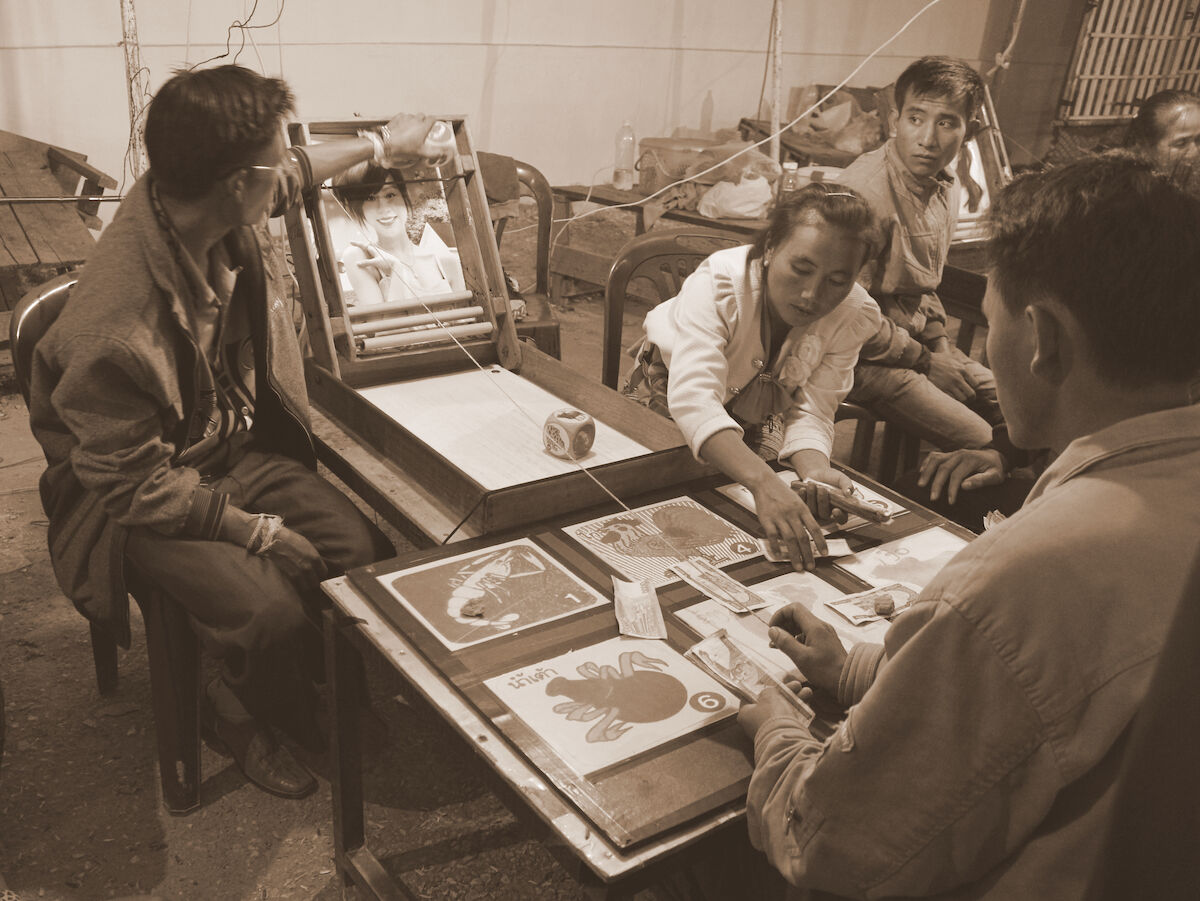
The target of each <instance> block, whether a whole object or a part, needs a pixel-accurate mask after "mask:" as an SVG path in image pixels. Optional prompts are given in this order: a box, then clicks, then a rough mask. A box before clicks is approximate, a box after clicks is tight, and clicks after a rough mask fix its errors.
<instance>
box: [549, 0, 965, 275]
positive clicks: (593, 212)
mask: <svg viewBox="0 0 1200 901" xmlns="http://www.w3.org/2000/svg"><path fill="white" fill-rule="evenodd" d="M940 2H942V0H929V2H927V3H926V4H925V5H924V6H922V7H921V8H920V9H919V10H917V11H916V12H915V13H913V14H912V16H910V17H909V19H908V21H906V22H905V23H904V24H903V25H901V26H900V28H899V29H898V30H897V31H896V32H895V33H894V34H892V36H891V37H889V38H888V39H887V40H886V41H884V42H883V43H882V44H880V45H879V46H878V47H876V48H875V49H874V50H872V51H871V52H870V53H869V54H867V55H866V56H865V57H863V59H862V61H861V62H860V63H859V64H858V65H857V66H855V67H854V69H853V70H851V72H850V74H849V75H847V76H846V77H845V78H843V79H842V80H841V81H840V82H838V83H837V84H836V85H834V86H833V87H832V88H830V89H829V91H828V92H827V93H826V94H825V96H824V97H821V98H819V99H818V100H817V102H816V103H814V104H813V105H812V106H810V107H809V108H808V109H806V110H804V111H803V112H802V113H800V115H798V116H796V118H794V119H792V121H791V122H789V123H788V124H787V125H784V126H782V127H781V128H780V129H779V130H778V131H775V132H772V133H771V134H768V135H767V136H766V137H764V138H762V139H761V140H758V141H755V142H754V143H752V144H749V145H748V146H746V147H743V148H742V149H741V150H738V151H735V152H734V153H731V154H730V155H729V156H727V157H726V158H725V159H723V160H721V161H720V162H717V163H713V165H711V166H709V167H708V168H707V169H704V170H702V171H700V172H694V173H692V174H691V175H686V176H684V177H683V178H681V179H678V180H677V181H673V182H671V183H670V184H668V185H664V186H663V187H661V188H659V189H658V190H657V191H655V192H654V193H653V194H650V195H647V196H646V197H640V198H638V199H637V200H631V201H629V202H628V203H617V204H613V205H612V206H603V207H598V208H597V209H594V210H588V211H586V212H583V213H579V214H577V215H574V216H571V217H569V218H567V219H564V220H560V221H562V222H564V223H566V224H570V223H571V222H575V221H577V220H579V219H585V218H587V217H588V216H594V215H596V214H597V213H604V212H608V211H609V210H620V209H627V208H629V207H635V206H641V205H643V204H645V203H646V202H648V201H650V200H653V199H654V198H655V197H658V196H659V195H660V194H664V193H666V192H667V191H669V190H671V189H672V188H675V187H678V186H679V185H682V184H686V183H687V182H689V181H695V180H696V179H698V178H700V177H701V176H704V175H707V174H708V173H710V172H713V171H715V170H717V169H720V168H721V167H722V166H724V165H725V164H726V163H728V162H731V161H732V160H735V159H737V158H738V157H739V156H742V155H743V154H746V153H749V152H750V151H751V150H755V149H757V148H759V147H761V146H762V145H763V144H766V143H769V142H770V141H772V140H773V139H774V138H776V137H778V136H779V135H782V134H783V133H784V132H785V131H787V130H788V129H789V128H791V127H792V126H793V125H795V124H796V123H797V122H800V121H802V120H803V119H804V118H805V117H806V116H808V115H809V114H810V113H812V112H813V111H815V110H816V109H818V108H819V107H820V106H821V105H822V104H823V103H825V102H826V101H827V100H829V99H830V98H831V97H833V96H834V95H835V94H836V93H837V92H838V91H840V90H841V89H842V88H844V87H845V86H846V85H848V84H849V83H850V81H851V80H852V79H853V78H854V76H856V75H857V74H858V73H859V72H861V71H862V70H863V68H864V67H865V66H866V65H867V63H869V62H870V61H871V60H873V59H874V58H875V57H876V56H878V55H879V54H880V53H882V52H883V51H884V50H885V49H886V48H887V47H888V46H890V45H891V44H892V42H893V41H895V40H896V38H898V37H900V35H902V34H904V32H906V31H907V30H908V29H909V27H910V26H911V25H912V24H913V22H915V21H917V19H919V18H921V16H923V15H924V14H925V13H926V12H927V11H928V10H930V9H932V8H933V7H935V6H937V5H938V4H939V3H940ZM565 230H566V229H565V228H564V229H562V230H560V231H559V232H558V234H556V235H555V236H554V237H553V238H552V239H551V241H550V257H551V259H553V258H554V246H555V244H556V243H557V241H558V237H559V235H561V234H562V233H563V232H564V231H565Z"/></svg>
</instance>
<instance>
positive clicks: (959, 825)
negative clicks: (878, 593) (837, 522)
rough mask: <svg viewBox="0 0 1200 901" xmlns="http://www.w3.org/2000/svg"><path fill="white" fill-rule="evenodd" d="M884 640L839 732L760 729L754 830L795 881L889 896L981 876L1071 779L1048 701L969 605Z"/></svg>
mask: <svg viewBox="0 0 1200 901" xmlns="http://www.w3.org/2000/svg"><path fill="white" fill-rule="evenodd" d="M886 647H887V657H886V659H884V660H882V661H880V660H879V659H878V654H877V652H868V654H867V656H866V657H864V658H862V659H859V660H858V661H857V664H856V665H862V664H863V663H864V662H868V658H873V659H871V660H870V661H869V662H870V663H871V665H872V666H875V665H878V667H879V672H878V676H877V678H876V681H875V682H874V684H873V685H872V686H871V689H870V691H868V692H866V694H865V696H864V697H863V698H862V700H861V702H860V703H858V704H857V705H855V706H853V707H851V708H850V710H849V712H848V714H847V716H846V719H845V720H844V721H843V722H842V723H841V724H840V725H839V727H838V729H837V731H836V732H835V733H834V734H833V736H832V737H830V738H829V739H828V741H826V742H824V743H819V742H817V741H816V740H814V739H813V737H812V735H811V734H810V733H809V732H808V730H807V728H805V727H804V726H803V724H801V723H800V722H798V721H796V720H791V719H783V718H777V719H774V720H770V721H768V722H766V723H764V724H763V726H762V728H760V729H759V731H758V734H757V735H756V737H755V748H754V754H755V769H754V774H753V776H752V778H751V781H750V788H749V795H748V799H747V818H748V824H749V829H750V837H751V840H752V842H753V843H754V844H755V846H756V847H758V848H760V849H762V850H763V851H764V852H766V854H767V856H768V858H769V859H770V861H771V863H772V864H773V865H774V866H775V867H776V868H777V869H779V870H780V871H781V872H782V873H783V875H784V876H785V877H786V878H787V879H788V880H789V881H790V882H791V883H793V884H795V885H799V886H803V887H806V888H811V889H820V890H823V891H828V892H833V893H835V894H838V895H841V896H846V897H850V898H882V897H895V896H910V895H912V896H925V895H930V894H936V893H938V892H941V891H945V890H947V889H950V888H953V887H954V886H956V885H960V884H963V883H966V882H970V881H972V880H975V879H978V878H981V877H982V876H983V875H984V874H985V873H986V872H987V871H988V870H989V869H991V868H992V867H993V866H995V865H996V864H997V863H999V862H1000V861H1001V860H1003V859H1005V858H1006V857H1007V856H1008V855H1010V854H1011V853H1012V852H1013V851H1014V850H1015V848H1016V847H1017V846H1019V844H1020V842H1021V841H1022V840H1023V838H1024V836H1026V835H1027V834H1028V829H1029V828H1031V824H1036V823H1037V822H1040V820H1041V819H1042V818H1044V816H1045V815H1046V812H1047V811H1048V810H1049V809H1050V806H1051V804H1052V803H1053V801H1054V798H1055V795H1056V793H1057V791H1058V789H1059V787H1060V786H1061V784H1062V783H1061V779H1060V775H1059V773H1058V771H1057V769H1056V763H1055V760H1054V755H1053V754H1052V752H1051V751H1050V749H1049V746H1048V742H1047V740H1046V737H1045V733H1044V731H1043V726H1042V723H1041V721H1040V720H1039V718H1038V716H1037V714H1036V712H1035V711H1034V710H1033V709H1032V707H1031V705H1030V704H1029V702H1028V700H1027V698H1026V696H1025V695H1024V693H1023V692H1022V690H1021V688H1020V686H1019V685H1018V684H1017V681H1016V679H1015V677H1014V676H1013V674H1012V673H1011V671H1010V670H1009V669H1008V668H1007V667H1006V666H1005V664H1004V662H1003V661H1002V660H1001V658H1000V657H999V655H998V654H997V652H996V649H994V648H993V647H992V646H991V645H990V643H989V642H988V640H987V638H986V637H985V636H984V635H982V634H981V633H980V632H978V631H977V630H976V629H975V628H974V627H973V626H972V625H971V624H970V623H969V622H967V621H966V620H965V619H964V618H963V616H962V615H961V614H960V612H959V611H957V610H956V609H954V608H953V607H952V606H951V605H949V604H946V603H922V604H919V605H917V606H915V607H914V608H912V609H911V610H910V611H908V612H906V613H905V614H903V615H902V616H901V617H899V618H898V619H897V622H896V623H895V624H894V625H893V627H892V629H891V630H890V631H889V633H888V637H887V642H886ZM981 710H985V711H986V712H987V715H986V716H981V715H980V711H981Z"/></svg>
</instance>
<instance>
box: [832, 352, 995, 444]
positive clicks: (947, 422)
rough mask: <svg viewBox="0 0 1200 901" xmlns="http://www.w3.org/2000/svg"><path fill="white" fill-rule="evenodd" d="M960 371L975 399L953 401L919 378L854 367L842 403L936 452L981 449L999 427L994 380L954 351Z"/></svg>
mask: <svg viewBox="0 0 1200 901" xmlns="http://www.w3.org/2000/svg"><path fill="white" fill-rule="evenodd" d="M953 353H954V354H955V356H957V357H958V358H959V359H960V360H961V361H963V363H964V365H965V367H966V374H967V379H968V381H970V382H971V383H972V384H973V385H974V386H975V397H974V399H972V400H971V401H969V402H967V403H965V404H964V403H963V402H961V401H958V400H955V399H954V398H953V397H951V396H950V395H949V394H947V393H946V392H945V391H943V390H942V389H941V388H939V387H938V386H937V385H935V384H934V383H933V382H931V381H929V379H928V378H927V377H926V376H924V375H922V374H921V373H919V372H913V371H912V370H911V369H898V368H896V367H893V366H878V365H875V364H872V363H860V364H859V365H858V366H856V367H855V369H854V387H853V388H851V389H850V394H849V395H847V397H846V399H847V400H849V401H853V402H854V403H856V404H860V405H862V406H864V407H866V408H867V409H868V410H872V411H874V412H876V413H878V414H879V415H880V416H882V417H883V418H884V419H886V420H887V421H888V422H894V423H896V424H897V425H898V426H900V427H901V428H903V429H904V430H905V431H907V432H911V433H912V434H914V435H918V436H920V437H921V438H922V439H923V440H925V441H928V442H929V443H930V444H933V445H935V446H936V447H937V448H939V449H940V450H956V449H958V448H961V447H983V446H984V445H985V444H987V443H988V442H989V441H991V440H992V426H993V425H998V424H999V423H1000V422H1002V421H1003V417H1001V416H1000V406H999V404H998V403H997V401H996V380H995V379H994V378H993V376H992V371H991V370H990V369H988V368H987V367H986V366H984V365H983V364H982V363H980V362H978V361H976V360H972V359H971V358H970V357H968V356H966V355H965V354H963V353H962V351H960V350H957V349H955V350H954V351H953Z"/></svg>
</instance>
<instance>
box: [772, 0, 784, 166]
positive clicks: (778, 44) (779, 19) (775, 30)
mask: <svg viewBox="0 0 1200 901" xmlns="http://www.w3.org/2000/svg"><path fill="white" fill-rule="evenodd" d="M771 29H772V33H771V46H772V47H774V50H773V51H772V52H771V136H772V137H771V159H773V160H775V161H777V162H778V160H779V126H780V122H781V120H782V118H783V117H782V115H781V113H780V112H779V108H780V106H781V105H782V104H783V0H775V8H774V12H773V13H772V15H771Z"/></svg>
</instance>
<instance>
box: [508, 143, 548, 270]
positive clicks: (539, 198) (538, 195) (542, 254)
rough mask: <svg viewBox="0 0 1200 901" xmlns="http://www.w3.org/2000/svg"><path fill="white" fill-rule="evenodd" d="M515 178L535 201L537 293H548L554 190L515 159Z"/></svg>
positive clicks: (535, 173) (534, 172)
mask: <svg viewBox="0 0 1200 901" xmlns="http://www.w3.org/2000/svg"><path fill="white" fill-rule="evenodd" d="M514 162H516V164H517V180H518V181H520V182H521V184H522V185H523V186H524V187H525V189H526V190H527V191H529V193H530V194H532V195H533V199H534V201H535V202H536V203H537V269H536V279H537V284H536V289H537V290H536V292H535V293H537V294H549V293H550V226H551V223H552V222H553V219H554V192H553V191H552V190H551V189H550V182H548V181H546V176H544V175H542V173H541V172H539V171H538V170H537V169H535V168H533V166H531V165H529V163H523V162H521V161H520V160H515V161H514Z"/></svg>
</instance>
